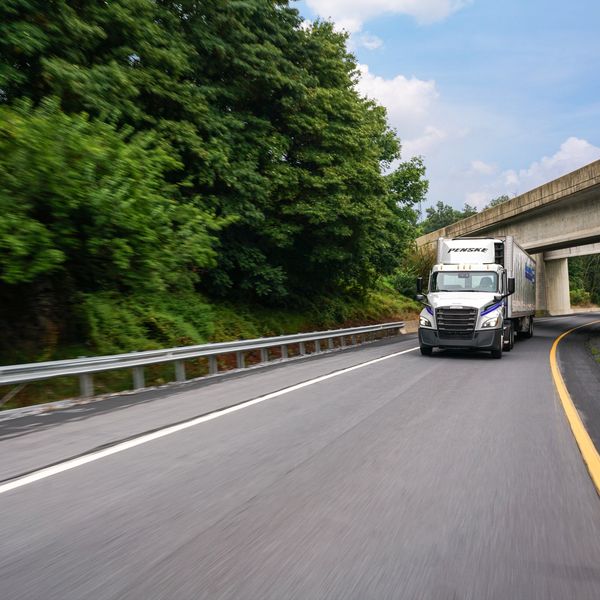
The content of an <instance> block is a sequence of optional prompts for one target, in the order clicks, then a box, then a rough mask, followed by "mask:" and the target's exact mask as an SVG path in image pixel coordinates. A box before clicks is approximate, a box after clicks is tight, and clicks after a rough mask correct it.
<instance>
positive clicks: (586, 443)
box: [550, 321, 600, 494]
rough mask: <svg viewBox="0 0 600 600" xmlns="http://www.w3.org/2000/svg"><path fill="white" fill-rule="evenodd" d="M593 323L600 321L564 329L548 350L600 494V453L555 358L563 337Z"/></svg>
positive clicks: (557, 381) (559, 388) (586, 460)
mask: <svg viewBox="0 0 600 600" xmlns="http://www.w3.org/2000/svg"><path fill="white" fill-rule="evenodd" d="M595 323H600V321H591V322H590V323H585V324H584V325H579V326H578V327H573V329H569V331H565V332H564V333H563V334H561V335H559V336H558V337H557V338H556V339H555V340H554V344H552V348H551V350H550V369H551V370H552V377H553V378H554V385H555V386H556V390H557V391H558V395H559V396H560V400H561V402H562V405H563V408H564V410H565V413H566V415H567V420H568V421H569V425H570V426H571V431H572V432H573V435H574V436H575V441H576V442H577V445H578V446H579V450H580V452H581V455H582V456H583V460H584V462H585V464H586V466H587V468H588V471H589V472H590V476H591V478H592V481H593V482H594V485H595V486H596V491H597V492H598V493H599V494H600V455H599V454H598V450H596V446H594V442H592V438H591V437H590V434H589V433H588V432H587V431H586V429H585V426H584V425H583V421H582V420H581V417H580V416H579V413H578V412H577V409H576V408H575V404H573V400H572V399H571V395H570V394H569V392H568V390H567V386H566V385H565V381H564V379H563V377H562V375H561V373H560V369H559V368H558V361H557V359H556V351H557V348H558V344H559V343H560V341H561V340H562V339H563V338H564V337H566V336H567V335H569V334H570V333H572V332H573V331H575V330H577V329H581V328H582V327H587V326H588V325H594V324H595Z"/></svg>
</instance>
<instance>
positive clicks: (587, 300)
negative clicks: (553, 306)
mask: <svg viewBox="0 0 600 600" xmlns="http://www.w3.org/2000/svg"><path fill="white" fill-rule="evenodd" d="M569 295H570V297H571V304H572V305H574V306H589V305H590V304H591V303H592V298H591V295H590V293H589V292H586V291H585V290H583V289H581V288H575V289H572V290H571V291H570V292H569Z"/></svg>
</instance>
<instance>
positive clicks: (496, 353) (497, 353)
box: [492, 334, 504, 358]
mask: <svg viewBox="0 0 600 600" xmlns="http://www.w3.org/2000/svg"><path fill="white" fill-rule="evenodd" d="M503 348H504V334H502V335H501V336H500V341H499V343H498V345H497V346H496V347H495V348H492V358H502V350H503Z"/></svg>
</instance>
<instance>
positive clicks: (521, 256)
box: [417, 236, 536, 358]
mask: <svg viewBox="0 0 600 600" xmlns="http://www.w3.org/2000/svg"><path fill="white" fill-rule="evenodd" d="M535 277H536V264H535V260H534V259H533V258H532V257H531V256H530V255H529V254H527V252H525V250H523V248H521V247H520V246H519V245H518V244H517V243H516V242H515V240H514V239H513V237H512V236H503V237H494V238H474V237H472V238H471V237H464V238H439V239H438V241H437V260H436V264H435V265H434V266H433V268H432V270H431V274H430V276H429V286H428V292H427V293H426V294H424V293H423V280H422V278H418V279H417V300H419V301H420V302H422V303H423V305H424V307H423V310H422V311H421V314H420V316H419V345H420V348H421V354H423V355H424V356H430V355H431V354H432V353H433V349H434V348H454V349H465V350H466V349H470V350H487V351H490V352H491V354H492V356H493V357H494V358H502V353H503V352H507V351H510V350H512V348H513V346H514V340H515V336H517V335H518V336H519V337H523V338H530V337H531V336H532V335H533V317H534V314H535Z"/></svg>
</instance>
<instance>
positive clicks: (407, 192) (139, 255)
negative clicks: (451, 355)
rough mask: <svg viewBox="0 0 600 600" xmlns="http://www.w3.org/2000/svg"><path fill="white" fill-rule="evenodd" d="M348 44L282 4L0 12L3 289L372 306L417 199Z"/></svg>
mask: <svg viewBox="0 0 600 600" xmlns="http://www.w3.org/2000/svg"><path fill="white" fill-rule="evenodd" d="M346 41H347V40H346V36H345V35H344V34H340V33H337V32H336V31H335V30H334V28H333V26H332V24H331V23H327V22H316V23H314V24H312V25H311V26H309V27H305V26H303V24H302V20H301V18H300V16H299V15H298V12H297V11H296V10H295V9H293V8H291V7H290V6H289V3H288V1H287V0H235V1H234V0H213V1H211V2H197V1H196V0H179V1H178V2H173V1H171V0H112V1H111V2H102V3H99V2H95V1H93V0H80V1H78V2H77V3H72V2H68V1H67V0H51V1H47V0H9V1H7V2H4V3H2V4H1V5H0V111H1V112H0V203H1V208H2V214H1V215H0V246H1V247H2V255H1V257H0V268H1V269H2V271H1V272H0V281H2V282H3V283H2V284H1V285H4V286H22V285H31V286H35V285H36V284H37V283H39V282H40V281H53V282H55V284H56V282H59V281H60V282H64V281H67V280H68V282H69V289H70V290H72V293H74V294H75V293H77V292H82V293H87V292H92V291H94V292H95V291H98V292H107V293H111V292H126V291H127V290H131V289H134V288H135V289H138V288H140V287H147V288H151V289H157V290H158V289H172V288H173V287H174V286H175V287H177V286H184V287H187V288H188V289H189V288H190V286H191V285H195V287H196V289H197V290H198V291H201V292H204V293H206V294H209V295H210V296H212V297H219V298H226V299H238V300H239V299H241V300H247V301H260V302H262V303H271V304H284V303H287V304H290V303H291V304H293V303H299V302H302V301H303V299H304V298H306V296H307V294H310V295H311V296H312V297H319V296H321V297H323V296H327V295H330V294H345V293H355V294H356V293H364V292H365V291H366V290H368V289H370V288H372V287H373V286H374V285H375V282H376V281H377V280H378V278H380V277H381V276H382V275H385V274H389V273H391V272H393V271H394V269H395V268H396V267H397V265H398V261H399V259H400V257H401V255H402V253H403V250H404V249H405V248H406V247H407V246H408V245H409V244H410V241H411V240H412V239H413V238H414V235H415V226H416V213H415V211H414V208H413V207H414V204H415V203H416V202H419V201H421V200H422V199H423V197H424V195H425V193H426V190H427V182H426V180H425V168H424V165H423V162H422V160H421V159H413V160H412V161H409V162H407V163H398V158H399V157H400V145H399V141H398V139H397V137H396V134H395V132H394V131H393V130H391V129H390V128H389V126H388V124H387V120H386V114H385V110H384V109H383V108H382V107H380V106H378V105H376V104H375V103H374V102H372V101H370V100H368V99H366V98H364V97H361V96H360V94H359V93H358V92H357V90H356V87H355V83H356V79H357V76H358V75H357V65H356V61H355V59H354V57H353V56H352V55H351V54H349V53H348V50H347V47H346ZM392 165H397V166H396V167H395V168H393V169H392V168H391V167H392ZM390 169H391V170H390ZM61 285H62V284H61ZM4 291H5V292H6V289H5V290H4Z"/></svg>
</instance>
